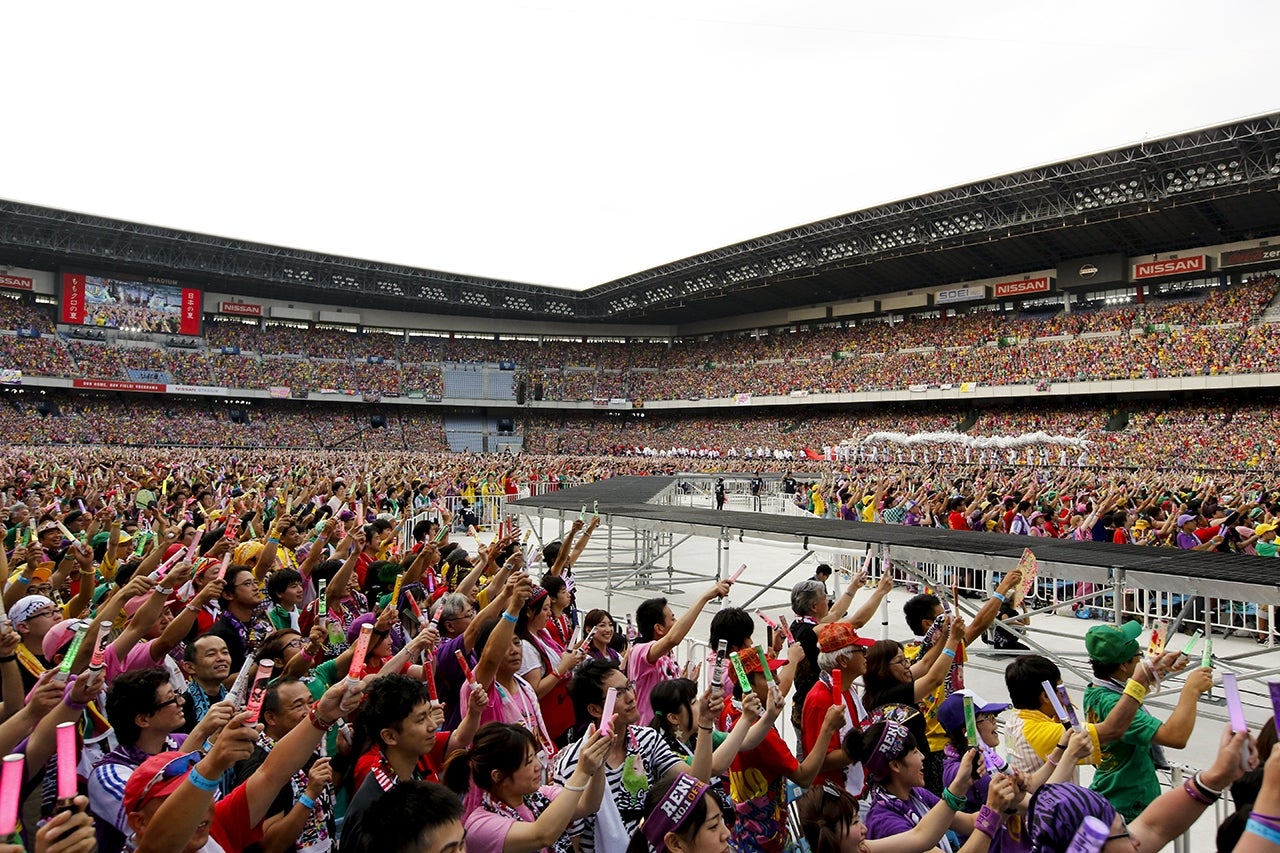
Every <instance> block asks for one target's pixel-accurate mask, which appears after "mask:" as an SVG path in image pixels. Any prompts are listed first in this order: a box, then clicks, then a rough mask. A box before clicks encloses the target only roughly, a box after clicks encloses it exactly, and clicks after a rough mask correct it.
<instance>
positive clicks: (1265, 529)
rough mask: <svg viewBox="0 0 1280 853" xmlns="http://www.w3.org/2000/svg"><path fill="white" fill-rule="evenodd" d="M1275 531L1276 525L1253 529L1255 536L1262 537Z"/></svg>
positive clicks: (1264, 525)
mask: <svg viewBox="0 0 1280 853" xmlns="http://www.w3.org/2000/svg"><path fill="white" fill-rule="evenodd" d="M1275 529H1276V526H1275V525H1274V524H1259V525H1258V526H1257V527H1255V528H1253V534H1254V535H1255V536H1262V535H1264V534H1266V533H1270V532H1271V531H1273V530H1275Z"/></svg>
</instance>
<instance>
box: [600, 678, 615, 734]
mask: <svg viewBox="0 0 1280 853" xmlns="http://www.w3.org/2000/svg"><path fill="white" fill-rule="evenodd" d="M617 703H618V688H616V687H610V688H609V689H608V690H607V691H605V694H604V713H602V714H601V715H600V734H601V735H602V736H604V737H610V736H612V735H613V707H614V705H616V704H617Z"/></svg>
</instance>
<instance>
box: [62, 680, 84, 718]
mask: <svg viewBox="0 0 1280 853" xmlns="http://www.w3.org/2000/svg"><path fill="white" fill-rule="evenodd" d="M75 686H76V674H75V673H72V674H71V675H70V676H69V677H68V679H67V686H66V687H65V688H63V690H62V704H63V705H66V706H67V707H68V708H70V709H71V710H73V711H83V710H84V709H85V708H88V707H89V703H88V702H77V701H76V700H75V699H72V698H71V691H72V690H74V689H75Z"/></svg>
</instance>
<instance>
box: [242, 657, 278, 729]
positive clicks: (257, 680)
mask: <svg viewBox="0 0 1280 853" xmlns="http://www.w3.org/2000/svg"><path fill="white" fill-rule="evenodd" d="M274 668H275V661H273V660H271V658H264V659H263V660H260V661H258V671H257V672H256V673H254V676H253V687H252V688H250V689H249V701H248V702H246V703H245V706H244V709H245V710H246V711H248V712H249V714H250V716H249V719H248V720H246V721H245V725H249V726H252V725H253V724H254V723H256V722H258V714H259V713H261V711H262V700H263V699H265V698H267V686H268V685H269V684H270V683H271V670H272V669H274Z"/></svg>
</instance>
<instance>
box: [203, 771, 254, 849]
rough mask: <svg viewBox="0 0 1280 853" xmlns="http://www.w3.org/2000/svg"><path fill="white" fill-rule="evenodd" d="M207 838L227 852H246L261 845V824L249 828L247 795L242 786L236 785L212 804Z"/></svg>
mask: <svg viewBox="0 0 1280 853" xmlns="http://www.w3.org/2000/svg"><path fill="white" fill-rule="evenodd" d="M209 836H210V837H211V838H213V840H214V841H216V842H218V844H219V845H220V846H221V847H222V849H223V850H227V851H231V850H247V849H248V848H249V847H251V846H252V845H254V844H261V843H262V823H261V822H259V823H258V825H257V826H249V795H248V792H247V791H246V790H245V786H244V785H237V786H236V788H235V789H234V790H233V791H232V792H231V793H230V794H227V796H225V797H223V798H222V799H221V800H219V801H218V802H217V803H215V804H214V806H213V823H212V824H210V825H209Z"/></svg>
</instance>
